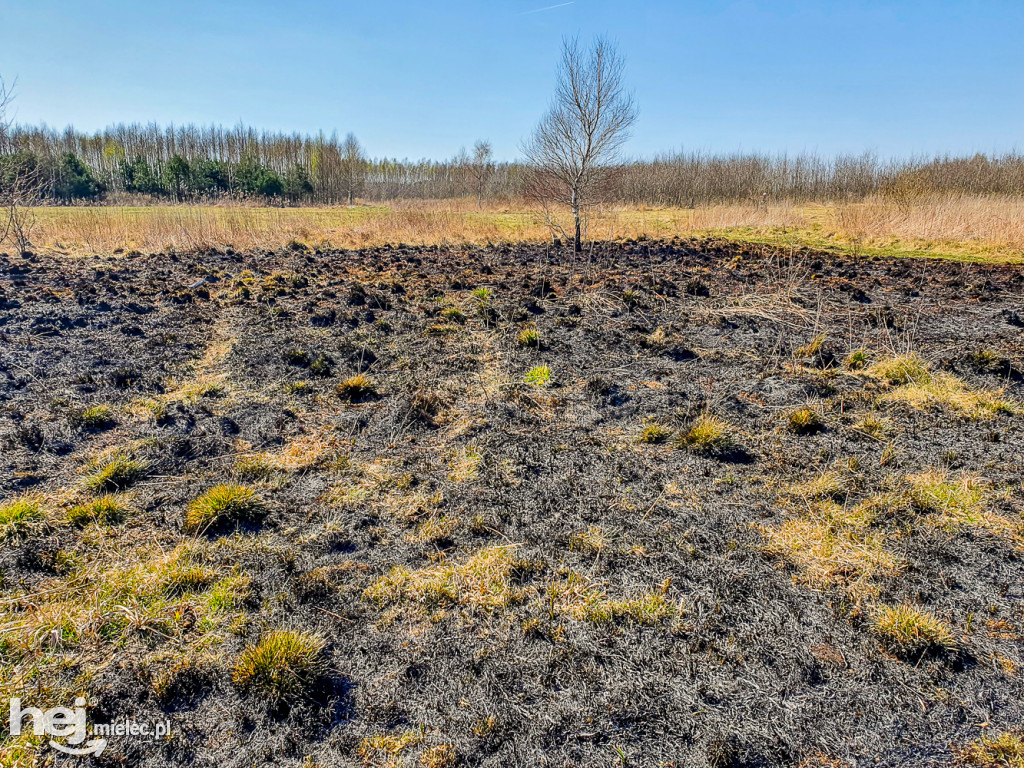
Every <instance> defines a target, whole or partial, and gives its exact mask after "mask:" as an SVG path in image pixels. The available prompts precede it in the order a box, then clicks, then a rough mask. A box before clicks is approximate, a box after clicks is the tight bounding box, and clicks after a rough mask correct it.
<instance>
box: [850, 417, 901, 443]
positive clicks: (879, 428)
mask: <svg viewBox="0 0 1024 768" xmlns="http://www.w3.org/2000/svg"><path fill="white" fill-rule="evenodd" d="M853 428H854V429H855V430H857V431H858V432H863V433H864V434H865V435H871V437H877V438H878V439H879V440H881V439H883V438H885V437H888V436H889V435H890V434H891V433H892V422H891V421H889V420H888V419H882V418H879V417H878V416H875V415H874V414H873V413H869V414H868V415H867V416H865V417H864V418H863V419H861V420H860V421H858V422H857V423H856V424H854V425H853Z"/></svg>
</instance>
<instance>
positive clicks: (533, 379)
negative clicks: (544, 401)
mask: <svg viewBox="0 0 1024 768" xmlns="http://www.w3.org/2000/svg"><path fill="white" fill-rule="evenodd" d="M526 383H527V384H529V385H530V386H531V387H537V388H538V389H540V388H543V387H546V386H547V385H548V384H550V383H551V369H550V368H548V367H547V366H546V365H538V366H535V367H533V368H531V369H530V370H529V371H527V372H526Z"/></svg>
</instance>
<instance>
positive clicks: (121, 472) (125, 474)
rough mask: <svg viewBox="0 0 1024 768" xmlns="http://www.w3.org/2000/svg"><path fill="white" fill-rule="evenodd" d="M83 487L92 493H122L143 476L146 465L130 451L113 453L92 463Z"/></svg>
mask: <svg viewBox="0 0 1024 768" xmlns="http://www.w3.org/2000/svg"><path fill="white" fill-rule="evenodd" d="M92 468H93V471H92V472H91V473H90V474H89V475H88V476H87V477H86V479H85V485H86V487H87V488H89V489H90V490H93V491H123V490H124V489H125V488H127V487H129V486H130V485H132V484H133V483H135V482H136V481H138V480H140V479H141V478H142V477H144V476H145V474H146V470H147V468H148V464H147V463H146V461H145V460H143V459H136V458H135V457H134V456H133V455H132V453H131V452H130V451H123V450H121V451H115V452H114V453H111V454H108V455H105V456H101V457H100V458H98V459H96V460H95V461H93V462H92Z"/></svg>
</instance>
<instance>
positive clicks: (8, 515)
mask: <svg viewBox="0 0 1024 768" xmlns="http://www.w3.org/2000/svg"><path fill="white" fill-rule="evenodd" d="M42 517H43V510H42V507H41V506H40V504H39V502H38V501H35V500H34V499H16V500H15V501H9V502H7V503H6V504H4V505H2V506H0V539H5V540H8V539H14V538H17V537H18V536H22V535H23V534H25V533H26V532H27V531H28V530H29V528H30V527H31V525H32V523H34V522H36V521H37V520H41V519H42Z"/></svg>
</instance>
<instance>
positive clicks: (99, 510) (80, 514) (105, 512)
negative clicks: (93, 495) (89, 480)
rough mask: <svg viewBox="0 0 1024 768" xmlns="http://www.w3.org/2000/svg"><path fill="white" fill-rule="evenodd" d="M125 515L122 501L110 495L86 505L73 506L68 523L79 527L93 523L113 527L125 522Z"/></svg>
mask: <svg viewBox="0 0 1024 768" xmlns="http://www.w3.org/2000/svg"><path fill="white" fill-rule="evenodd" d="M125 514H126V510H125V507H124V505H123V504H122V502H121V499H120V498H119V497H118V496H116V495H114V494H110V493H108V494H106V495H104V496H100V497H99V498H98V499H93V500H92V501H89V502H86V503H85V504H76V505H75V506H73V507H72V508H71V509H69V510H68V522H69V523H71V524H72V525H77V526H79V527H81V526H84V525H88V524H89V523H93V522H96V523H103V524H105V525H112V524H114V523H119V522H121V521H122V520H124V518H125Z"/></svg>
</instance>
